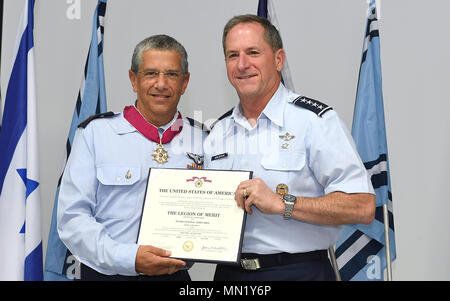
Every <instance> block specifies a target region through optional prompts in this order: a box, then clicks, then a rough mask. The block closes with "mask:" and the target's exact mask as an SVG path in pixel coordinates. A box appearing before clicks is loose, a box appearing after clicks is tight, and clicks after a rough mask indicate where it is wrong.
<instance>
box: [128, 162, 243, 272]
mask: <svg viewBox="0 0 450 301" xmlns="http://www.w3.org/2000/svg"><path fill="white" fill-rule="evenodd" d="M251 176H252V172H251V171H224V170H201V169H170V168H169V169H167V168H165V169H163V168H150V172H149V176H148V182H147V190H146V192H145V200H144V205H143V209H142V217H141V224H140V229H139V235H138V241H137V243H138V244H139V245H152V246H155V247H159V248H162V249H166V250H169V251H171V252H172V255H171V257H174V258H179V259H183V260H187V261H195V262H212V263H238V261H239V257H240V253H241V248H242V239H243V233H244V226H245V218H246V214H245V211H244V210H243V209H241V208H239V207H238V206H237V204H236V201H235V200H234V192H235V191H236V188H237V186H238V185H239V183H240V182H242V181H245V180H248V179H250V178H251Z"/></svg>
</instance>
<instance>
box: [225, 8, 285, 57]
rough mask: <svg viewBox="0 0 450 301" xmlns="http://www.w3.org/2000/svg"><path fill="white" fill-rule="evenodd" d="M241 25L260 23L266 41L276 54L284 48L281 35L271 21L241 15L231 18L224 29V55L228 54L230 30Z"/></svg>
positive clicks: (254, 16) (249, 15)
mask: <svg viewBox="0 0 450 301" xmlns="http://www.w3.org/2000/svg"><path fill="white" fill-rule="evenodd" d="M240 23H258V24H261V25H262V27H263V28H264V39H265V40H266V42H267V43H269V45H270V47H272V50H273V51H274V52H275V51H277V50H278V49H281V48H283V41H282V40H281V36H280V33H279V32H278V30H277V29H276V27H275V26H273V25H272V23H270V21H269V20H267V19H266V18H263V17H259V16H256V15H251V14H247V15H239V16H234V17H233V18H231V19H230V20H229V21H228V22H227V24H226V25H225V27H224V29H223V36H222V46H223V53H224V54H226V38H227V35H228V33H229V32H230V30H231V29H232V28H233V27H234V26H236V25H238V24H240Z"/></svg>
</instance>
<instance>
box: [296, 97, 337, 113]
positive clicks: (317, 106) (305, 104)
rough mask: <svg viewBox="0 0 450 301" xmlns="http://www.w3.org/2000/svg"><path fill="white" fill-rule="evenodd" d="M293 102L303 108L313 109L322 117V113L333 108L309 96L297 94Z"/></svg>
mask: <svg viewBox="0 0 450 301" xmlns="http://www.w3.org/2000/svg"><path fill="white" fill-rule="evenodd" d="M293 103H294V104H295V105H296V106H299V107H302V108H304V109H307V110H310V111H313V112H314V113H316V114H317V116H319V117H322V115H323V114H325V113H326V112H328V111H329V110H333V108H332V107H330V106H328V105H326V104H324V103H322V102H320V101H318V100H315V99H312V98H309V97H306V96H299V97H297V98H296V99H295V100H294V101H293Z"/></svg>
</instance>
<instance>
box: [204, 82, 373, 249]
mask: <svg viewBox="0 0 450 301" xmlns="http://www.w3.org/2000/svg"><path fill="white" fill-rule="evenodd" d="M297 97H299V95H298V94H296V93H294V92H291V91H289V90H287V89H286V88H285V87H284V86H283V85H282V84H280V87H279V88H278V90H277V91H276V93H275V94H274V96H273V97H272V99H271V100H270V101H269V103H268V104H267V106H266V107H265V108H264V110H263V112H262V113H261V115H260V116H259V118H258V120H257V125H256V126H255V127H253V128H252V127H251V125H250V124H249V122H248V121H247V119H246V118H245V117H244V116H243V115H242V112H241V107H240V105H238V106H236V107H235V108H234V109H233V111H232V113H231V114H230V115H229V116H227V117H225V118H223V119H221V120H220V121H218V122H217V123H216V124H215V125H214V127H213V129H212V130H211V133H210V134H209V136H208V137H207V138H206V140H205V144H204V151H205V166H206V168H208V169H231V170H252V171H253V172H254V173H253V177H254V178H261V179H262V180H263V181H264V182H265V183H266V184H267V185H268V187H269V188H271V189H272V190H273V191H274V192H275V191H276V186H277V185H278V184H281V183H283V184H286V185H287V186H288V190H289V194H292V195H295V196H302V197H318V196H323V195H325V194H328V193H331V192H334V191H342V192H346V193H373V188H372V184H371V182H370V178H369V176H368V174H367V172H366V169H365V168H364V165H363V164H362V162H361V159H360V158H359V155H358V153H357V151H356V148H355V145H354V143H353V139H352V137H351V135H350V133H349V131H348V130H347V129H346V127H345V125H344V123H343V122H342V120H341V119H340V118H339V117H338V115H337V113H336V112H335V111H333V110H330V111H328V112H326V113H325V114H323V115H322V117H319V116H317V115H316V114H315V113H313V112H312V111H310V110H307V109H304V108H301V107H299V106H297V105H294V104H293V101H294V100H295V99H296V98H297ZM280 136H282V137H280ZM222 154H227V155H225V156H224V155H222ZM220 155H222V156H220ZM215 156H217V157H215ZM216 158H218V159H216ZM252 209H253V214H249V215H247V222H246V227H245V233H244V241H243V252H249V253H259V254H274V253H280V252H288V253H298V252H308V251H314V250H323V249H327V248H328V247H329V246H331V245H333V244H335V243H336V241H337V239H338V236H339V233H340V230H341V227H340V226H323V225H315V224H310V223H306V222H302V221H298V220H295V219H290V220H285V219H284V218H283V216H282V215H275V214H264V213H262V212H261V211H260V210H258V209H257V208H256V207H255V206H253V207H252Z"/></svg>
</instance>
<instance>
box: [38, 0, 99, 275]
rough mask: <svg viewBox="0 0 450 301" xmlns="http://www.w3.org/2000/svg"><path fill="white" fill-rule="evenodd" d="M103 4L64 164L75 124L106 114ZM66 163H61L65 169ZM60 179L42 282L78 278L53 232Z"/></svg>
mask: <svg viewBox="0 0 450 301" xmlns="http://www.w3.org/2000/svg"><path fill="white" fill-rule="evenodd" d="M106 2H107V0H99V1H98V4H97V7H96V9H95V13H94V20H93V26H92V39H91V44H90V48H89V54H88V57H87V61H86V65H85V68H84V76H83V79H82V81H81V87H80V90H79V92H78V97H77V102H76V105H75V110H74V112H73V117H72V123H71V125H70V131H69V137H68V138H67V142H66V158H65V160H66V162H67V158H68V157H69V155H70V150H71V148H72V142H73V138H74V136H75V131H76V129H77V127H78V125H79V124H80V123H81V122H82V121H84V120H85V119H86V118H88V117H89V116H91V115H93V114H98V113H103V112H106V92H105V77H104V69H103V33H104V18H105V13H106ZM66 162H64V164H63V165H64V166H65V164H66ZM61 177H62V173H61V176H60V178H59V181H58V186H57V188H56V196H55V203H54V206H53V217H52V222H51V225H50V233H49V239H48V246H47V253H46V257H45V258H46V259H45V273H44V279H45V280H50V281H63V280H73V279H79V278H80V274H79V265H80V263H79V261H78V260H77V259H76V258H75V257H74V256H73V255H72V254H71V253H70V251H69V250H67V248H66V246H65V245H64V244H63V243H62V241H61V240H60V238H59V235H58V232H57V229H56V215H57V206H58V196H59V186H60V184H61Z"/></svg>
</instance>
